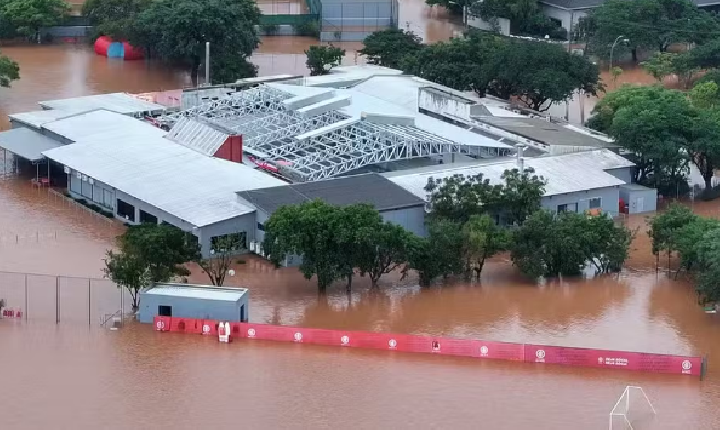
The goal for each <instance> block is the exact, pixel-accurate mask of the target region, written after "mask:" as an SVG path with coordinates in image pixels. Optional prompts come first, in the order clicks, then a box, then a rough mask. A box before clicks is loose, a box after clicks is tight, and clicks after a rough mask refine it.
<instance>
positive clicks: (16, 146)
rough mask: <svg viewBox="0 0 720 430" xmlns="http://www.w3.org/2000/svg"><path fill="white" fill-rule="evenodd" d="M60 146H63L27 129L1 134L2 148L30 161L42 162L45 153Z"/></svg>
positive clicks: (14, 129)
mask: <svg viewBox="0 0 720 430" xmlns="http://www.w3.org/2000/svg"><path fill="white" fill-rule="evenodd" d="M58 146H62V144H61V143H60V142H58V141H56V140H53V139H51V138H49V137H47V136H45V135H43V134H40V133H38V132H35V131H33V130H30V129H29V128H25V127H19V128H13V129H11V130H8V131H3V132H2V133H0V148H5V149H6V150H8V151H10V152H12V153H13V154H16V155H18V156H20V157H21V158H25V159H26V160H30V161H38V160H42V159H43V158H44V157H43V155H42V153H43V151H48V150H50V149H53V148H57V147H58Z"/></svg>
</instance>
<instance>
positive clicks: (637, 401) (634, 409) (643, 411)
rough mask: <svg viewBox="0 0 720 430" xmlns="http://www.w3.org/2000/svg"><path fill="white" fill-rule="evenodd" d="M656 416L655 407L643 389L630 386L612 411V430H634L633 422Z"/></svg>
mask: <svg viewBox="0 0 720 430" xmlns="http://www.w3.org/2000/svg"><path fill="white" fill-rule="evenodd" d="M654 416H655V407H654V406H653V405H652V403H651V402H650V399H648V396H647V394H645V390H643V389H642V387H635V386H632V385H628V386H627V387H625V391H623V393H622V395H621V396H620V398H619V399H618V401H617V402H616V403H615V406H614V407H613V408H612V411H610V430H618V429H630V430H634V428H633V426H632V421H640V420H642V421H644V418H648V417H649V418H652V417H654Z"/></svg>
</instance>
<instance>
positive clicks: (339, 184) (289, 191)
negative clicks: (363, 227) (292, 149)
mask: <svg viewBox="0 0 720 430" xmlns="http://www.w3.org/2000/svg"><path fill="white" fill-rule="evenodd" d="M238 195H239V196H240V197H242V198H243V199H245V200H247V201H248V202H250V203H252V204H253V205H255V206H257V207H258V208H260V209H262V210H263V211H265V212H266V213H268V214H272V213H273V212H275V211H276V210H277V209H279V208H280V207H282V206H285V205H292V204H301V203H304V202H308V201H312V200H315V199H320V200H323V201H325V202H327V203H330V204H333V205H338V206H347V205H352V204H356V203H369V204H372V205H373V206H375V208H376V209H377V210H379V211H384V210H390V209H396V208H403V207H410V206H423V205H424V204H425V201H424V200H423V199H421V198H419V197H417V196H415V195H413V194H412V193H410V192H408V191H406V190H405V189H403V188H402V187H400V186H398V185H396V184H394V183H393V182H392V181H390V180H388V179H387V178H385V177H383V176H381V175H378V174H375V173H370V174H365V175H355V176H347V177H344V178H334V179H327V180H323V181H317V182H306V183H301V184H292V185H284V186H280V187H271V188H264V189H262V190H250V191H242V192H238Z"/></svg>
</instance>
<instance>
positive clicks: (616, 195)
mask: <svg viewBox="0 0 720 430" xmlns="http://www.w3.org/2000/svg"><path fill="white" fill-rule="evenodd" d="M596 197H599V198H600V199H601V208H602V211H603V213H605V214H609V215H611V216H616V215H618V213H619V212H620V211H619V208H620V187H609V188H598V189H595V190H589V191H580V192H577V193H570V194H560V195H555V196H550V197H543V199H542V200H541V202H540V204H541V205H542V207H543V208H545V209H548V210H551V211H553V212H556V211H557V209H558V205H562V204H574V203H577V206H578V208H577V211H578V213H583V212H584V211H585V210H586V209H589V205H590V199H592V198H596Z"/></svg>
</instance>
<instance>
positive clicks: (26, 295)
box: [25, 273, 30, 321]
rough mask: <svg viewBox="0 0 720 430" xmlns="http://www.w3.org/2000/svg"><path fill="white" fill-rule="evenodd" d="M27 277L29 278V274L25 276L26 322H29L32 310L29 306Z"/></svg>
mask: <svg viewBox="0 0 720 430" xmlns="http://www.w3.org/2000/svg"><path fill="white" fill-rule="evenodd" d="M27 277H28V275H27V273H26V274H25V321H27V319H28V311H29V310H30V309H29V306H28V286H27Z"/></svg>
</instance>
